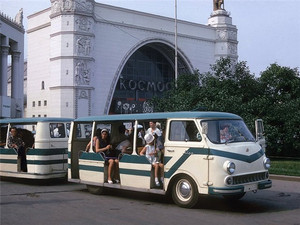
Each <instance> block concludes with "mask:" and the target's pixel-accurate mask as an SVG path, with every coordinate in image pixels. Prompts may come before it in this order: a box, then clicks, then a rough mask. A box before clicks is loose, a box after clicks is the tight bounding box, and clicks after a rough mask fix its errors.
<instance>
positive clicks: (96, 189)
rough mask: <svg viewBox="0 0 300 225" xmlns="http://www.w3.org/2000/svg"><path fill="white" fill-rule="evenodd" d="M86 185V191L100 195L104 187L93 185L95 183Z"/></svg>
mask: <svg viewBox="0 0 300 225" xmlns="http://www.w3.org/2000/svg"><path fill="white" fill-rule="evenodd" d="M86 187H87V189H88V191H89V192H90V193H91V194H94V195H101V194H103V193H104V188H103V187H99V186H95V185H89V184H87V185H86Z"/></svg>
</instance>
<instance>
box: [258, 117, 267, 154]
mask: <svg viewBox="0 0 300 225" xmlns="http://www.w3.org/2000/svg"><path fill="white" fill-rule="evenodd" d="M255 134H256V141H257V142H258V144H259V145H260V146H261V147H262V149H263V150H264V151H266V147H267V144H266V139H265V137H264V124H263V121H262V119H257V120H255Z"/></svg>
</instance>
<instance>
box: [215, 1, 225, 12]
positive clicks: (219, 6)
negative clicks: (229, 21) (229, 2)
mask: <svg viewBox="0 0 300 225" xmlns="http://www.w3.org/2000/svg"><path fill="white" fill-rule="evenodd" d="M213 1H214V11H216V10H224V0H213Z"/></svg>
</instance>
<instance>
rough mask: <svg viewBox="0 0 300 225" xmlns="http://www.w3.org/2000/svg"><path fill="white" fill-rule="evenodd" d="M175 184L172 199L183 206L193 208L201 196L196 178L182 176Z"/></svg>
mask: <svg viewBox="0 0 300 225" xmlns="http://www.w3.org/2000/svg"><path fill="white" fill-rule="evenodd" d="M173 184H174V186H173V188H172V199H173V201H174V203H175V204H176V205H178V206H180V207H183V208H193V207H194V206H195V205H196V204H197V202H198V197H199V193H198V189H197V186H196V183H195V182H194V180H193V179H192V178H190V177H188V176H181V177H178V178H177V179H176V180H175V182H174V183H173Z"/></svg>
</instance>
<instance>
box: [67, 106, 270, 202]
mask: <svg viewBox="0 0 300 225" xmlns="http://www.w3.org/2000/svg"><path fill="white" fill-rule="evenodd" d="M150 121H152V122H153V121H155V122H156V123H157V124H159V125H160V129H161V133H162V135H163V138H164V149H163V154H162V155H163V157H162V163H163V170H164V173H163V174H164V182H163V184H162V185H161V186H159V187H157V186H156V185H155V182H154V177H153V176H154V172H153V167H152V166H151V164H150V163H149V161H148V160H147V158H146V157H145V156H144V155H140V154H139V153H140V151H141V148H143V146H141V144H140V143H141V142H138V138H139V137H140V135H139V134H138V133H139V131H140V129H141V128H142V129H144V131H146V129H147V128H148V127H149V122H150ZM122 125H125V126H126V128H127V129H128V130H131V132H132V145H131V146H130V147H129V148H130V149H129V151H128V152H129V153H125V154H120V155H119V164H118V166H119V174H117V176H118V178H119V181H120V182H117V183H113V184H110V183H107V162H106V161H107V159H106V158H105V156H104V155H103V154H99V153H95V152H94V151H93V150H92V147H90V148H91V149H89V151H86V146H87V144H88V142H90V141H92V138H93V137H94V134H95V131H96V130H97V129H103V128H105V129H106V130H109V133H110V138H111V144H112V146H116V145H117V144H118V143H114V142H115V141H114V140H118V135H120V134H119V132H118V130H119V127H120V126H122ZM224 127H227V128H226V129H227V131H228V133H229V135H227V137H228V139H227V140H223V137H222V135H223V129H225V128H224ZM260 136H261V137H262V134H261V135H260ZM138 143H139V144H138ZM68 144H69V146H68V157H69V158H68V180H69V181H71V182H77V183H82V184H86V185H87V188H88V190H89V191H90V192H91V193H95V194H101V193H102V191H103V190H104V189H106V188H118V189H126V190H133V191H140V192H147V193H155V194H162V195H166V194H170V195H171V196H172V199H173V201H174V202H175V203H176V204H177V205H179V206H181V207H187V208H190V207H193V206H194V205H195V204H196V203H197V201H198V197H199V196H200V195H203V194H206V195H207V194H208V195H221V196H224V197H225V198H229V199H240V198H241V197H243V196H244V194H245V193H246V192H249V191H253V192H256V191H257V190H260V189H266V188H270V187H271V186H272V181H271V180H270V179H269V173H268V169H269V167H270V160H269V159H268V158H267V157H266V155H265V152H264V150H263V149H262V147H261V145H260V144H259V142H258V140H256V139H255V138H254V137H253V135H252V134H251V132H250V131H249V130H248V128H247V126H246V125H245V123H244V121H243V119H242V118H241V117H239V116H237V115H235V114H231V113H223V112H196V111H195V112H168V113H146V114H126V115H104V116H96V117H86V118H78V119H75V120H74V121H73V122H72V125H71V132H70V139H69V143H68Z"/></svg>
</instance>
